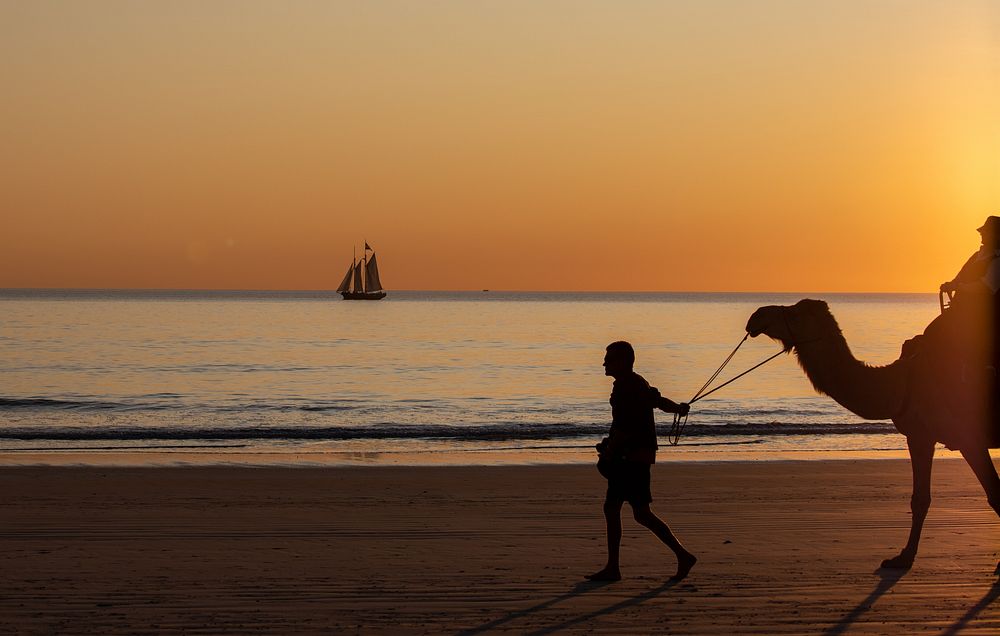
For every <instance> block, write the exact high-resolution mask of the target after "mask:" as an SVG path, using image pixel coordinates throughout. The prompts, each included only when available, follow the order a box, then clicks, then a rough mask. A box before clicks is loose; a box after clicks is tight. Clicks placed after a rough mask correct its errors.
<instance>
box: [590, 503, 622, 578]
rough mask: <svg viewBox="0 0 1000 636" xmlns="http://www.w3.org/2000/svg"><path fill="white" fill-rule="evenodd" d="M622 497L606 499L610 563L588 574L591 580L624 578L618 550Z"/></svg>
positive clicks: (620, 542) (620, 535) (605, 517)
mask: <svg viewBox="0 0 1000 636" xmlns="http://www.w3.org/2000/svg"><path fill="white" fill-rule="evenodd" d="M623 503H625V502H624V501H622V500H620V499H612V498H611V497H608V498H607V499H605V500H604V521H605V523H607V525H608V564H607V565H605V566H604V569H603V570H601V571H600V572H595V573H593V574H588V575H587V578H588V579H590V580H591V581H618V580H620V579H621V578H622V573H621V569H620V568H619V566H618V552H619V549H620V548H621V544H622V504H623Z"/></svg>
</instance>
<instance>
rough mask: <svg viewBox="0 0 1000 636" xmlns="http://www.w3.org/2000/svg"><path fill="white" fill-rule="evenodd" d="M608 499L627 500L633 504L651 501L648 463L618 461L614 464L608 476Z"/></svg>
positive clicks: (640, 504) (639, 504)
mask: <svg viewBox="0 0 1000 636" xmlns="http://www.w3.org/2000/svg"><path fill="white" fill-rule="evenodd" d="M606 498H607V500H608V501H627V502H629V505H631V506H632V507H633V508H634V507H635V506H643V505H646V506H648V505H649V504H650V503H651V502H652V501H653V494H652V492H650V489H649V464H643V463H640V462H629V461H620V462H616V463H615V464H614V468H613V469H612V470H611V476H610V477H608V494H607V496H606Z"/></svg>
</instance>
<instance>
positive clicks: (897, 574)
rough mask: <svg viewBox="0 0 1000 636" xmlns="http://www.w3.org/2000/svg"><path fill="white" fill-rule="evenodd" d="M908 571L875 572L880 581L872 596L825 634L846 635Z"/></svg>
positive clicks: (888, 570) (883, 570) (867, 597)
mask: <svg viewBox="0 0 1000 636" xmlns="http://www.w3.org/2000/svg"><path fill="white" fill-rule="evenodd" d="M906 572H907V570H892V569H888V568H879V569H878V570H875V573H876V574H878V575H879V577H880V579H881V580H879V582H878V585H876V586H875V589H874V590H872V592H871V594H869V595H868V596H866V597H865V598H864V600H862V601H861V602H860V603H858V604H857V606H855V608H854V609H852V610H851V611H850V612H849V613H848V614H847V615H846V616H844V618H842V619H840V622H838V623H837V624H836V625H834V626H833V627H831V628H830V629H828V630H826V631H825V632H823V634H824V635H825V636H836V635H837V634H843V633H845V632H846V631H847V630H848V629H849V628H850V627H851V625H853V624H854V623H855V622H856V621H857V620H858V619H859V618H861V616H862V615H863V614H864V613H865V612H867V611H868V610H870V609H871V608H872V606H873V605H875V602H876V601H877V600H878V599H879V598H881V597H882V596H883V595H884V594H885V593H886V592H888V591H889V590H891V589H892V586H894V585H895V584H896V583H898V582H899V579H901V578H903V577H904V576H905V575H906Z"/></svg>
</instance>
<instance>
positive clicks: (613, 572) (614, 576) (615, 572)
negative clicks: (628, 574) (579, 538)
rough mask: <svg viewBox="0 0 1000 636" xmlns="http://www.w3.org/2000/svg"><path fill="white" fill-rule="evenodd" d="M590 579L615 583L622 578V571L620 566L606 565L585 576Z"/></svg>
mask: <svg viewBox="0 0 1000 636" xmlns="http://www.w3.org/2000/svg"><path fill="white" fill-rule="evenodd" d="M584 578H585V579H587V580H588V581H606V582H608V583H613V582H614V581H621V580H622V573H621V571H620V570H619V569H618V568H609V567H605V568H604V569H603V570H601V571H599V572H594V573H593V574H588V575H587V576H585V577H584Z"/></svg>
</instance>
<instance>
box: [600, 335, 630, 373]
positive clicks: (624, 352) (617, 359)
mask: <svg viewBox="0 0 1000 636" xmlns="http://www.w3.org/2000/svg"><path fill="white" fill-rule="evenodd" d="M634 364H635V350H634V349H633V348H632V345H630V344H629V343H627V342H625V341H624V340H618V341H617V342H612V343H611V344H609V345H608V348H607V352H606V353H605V354H604V375H610V376H612V377H615V378H617V377H619V376H621V375H624V374H625V373H628V372H629V371H631V370H632V365H634Z"/></svg>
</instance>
